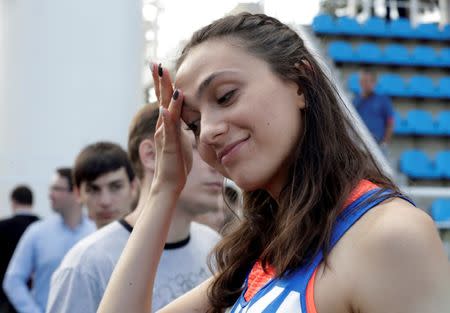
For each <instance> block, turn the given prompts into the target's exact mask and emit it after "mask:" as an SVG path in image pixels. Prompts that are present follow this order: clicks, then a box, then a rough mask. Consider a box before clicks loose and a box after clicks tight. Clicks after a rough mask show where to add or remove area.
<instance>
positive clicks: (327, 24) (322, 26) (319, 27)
mask: <svg viewBox="0 0 450 313" xmlns="http://www.w3.org/2000/svg"><path fill="white" fill-rule="evenodd" d="M312 29H313V30H314V31H315V32H316V33H319V34H336V33H337V28H336V23H335V21H334V19H333V17H332V16H331V15H329V14H321V15H317V16H316V17H315V18H314V20H313V22H312Z"/></svg>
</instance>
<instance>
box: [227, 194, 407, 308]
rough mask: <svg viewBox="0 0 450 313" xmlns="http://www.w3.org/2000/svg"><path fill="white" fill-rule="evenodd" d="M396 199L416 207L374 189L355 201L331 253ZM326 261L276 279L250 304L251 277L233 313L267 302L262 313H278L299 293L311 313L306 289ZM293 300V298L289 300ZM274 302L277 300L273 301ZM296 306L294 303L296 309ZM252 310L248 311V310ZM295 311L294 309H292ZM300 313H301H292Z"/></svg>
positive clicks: (341, 222) (344, 214)
mask: <svg viewBox="0 0 450 313" xmlns="http://www.w3.org/2000/svg"><path fill="white" fill-rule="evenodd" d="M377 193H379V194H378V195H377V196H376V198H375V199H370V198H371V197H373V196H374V195H376V194H377ZM392 196H395V197H399V198H402V199H404V200H406V201H408V202H410V203H411V204H412V205H414V203H413V202H412V201H411V200H410V199H408V198H407V197H405V196H402V195H392V191H391V190H382V189H381V188H375V189H372V190H370V191H368V192H366V193H364V194H363V195H362V196H360V197H359V198H358V199H356V200H355V201H353V202H352V203H351V204H350V205H349V206H347V207H346V208H345V210H344V211H343V212H342V213H341V214H339V216H338V218H337V220H336V225H335V226H334V228H333V231H332V235H331V240H330V251H331V249H333V247H334V246H335V245H336V244H337V242H338V241H339V239H341V238H342V236H344V234H345V233H346V232H347V231H348V230H349V229H350V228H351V227H352V226H353V225H354V224H355V223H356V222H357V221H358V220H359V219H360V218H361V217H362V216H363V215H364V214H365V213H367V212H368V211H369V210H370V209H372V208H373V207H375V206H376V205H378V204H380V203H381V202H383V201H385V200H386V199H388V198H391V197H392ZM322 261H323V253H322V252H321V251H320V252H319V253H318V254H317V255H316V256H315V257H314V258H313V259H312V262H310V263H309V264H308V265H306V266H303V267H301V268H299V269H298V270H296V271H294V272H293V273H291V274H289V275H286V277H283V278H274V279H271V280H270V281H268V282H267V283H266V284H265V285H264V286H263V287H262V288H261V289H260V290H258V292H257V293H256V294H255V295H254V296H253V297H252V298H251V299H250V301H248V302H247V301H246V300H245V298H244V294H245V292H246V291H247V288H248V284H247V281H248V276H247V279H246V280H245V286H246V287H245V289H244V291H243V292H242V294H241V296H240V297H239V299H238V300H237V301H236V303H235V304H234V305H233V307H232V309H231V311H230V312H231V313H238V312H246V310H251V309H252V308H253V307H254V306H255V305H256V306H259V305H261V306H263V305H264V304H265V302H268V303H267V304H266V305H265V306H264V307H262V308H260V311H258V312H262V313H274V312H277V311H278V310H279V309H280V307H281V306H282V305H286V304H287V303H292V301H296V296H297V293H299V301H300V303H299V305H298V307H299V308H300V307H301V312H304V313H308V312H307V309H306V288H307V286H308V283H309V281H310V279H311V277H312V275H313V274H314V271H315V270H316V268H317V267H318V266H319V264H320V263H321V262H322ZM288 297H290V298H288ZM272 298H273V299H272ZM295 304H296V303H294V306H295V307H296V305H295ZM247 306H248V308H246V307H247ZM289 307H291V306H289ZM255 312H256V311H255ZM289 313H298V312H289Z"/></svg>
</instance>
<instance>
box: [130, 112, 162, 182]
mask: <svg viewBox="0 0 450 313" xmlns="http://www.w3.org/2000/svg"><path fill="white" fill-rule="evenodd" d="M158 116H159V109H158V107H157V106H156V105H155V104H146V105H144V107H142V108H141V109H140V110H139V111H138V112H137V113H136V115H135V116H134V118H133V120H132V121H131V124H130V128H129V131H128V155H129V156H130V160H131V163H132V164H133V168H134V170H135V172H136V175H137V176H138V177H139V178H140V179H142V177H143V176H144V170H143V168H142V164H141V160H140V158H139V145H140V144H141V142H142V141H143V140H144V139H147V138H152V139H153V136H154V135H155V132H156V123H157V121H158Z"/></svg>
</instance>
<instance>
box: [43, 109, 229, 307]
mask: <svg viewBox="0 0 450 313" xmlns="http://www.w3.org/2000/svg"><path fill="white" fill-rule="evenodd" d="M158 114H159V111H158V109H155V108H154V107H152V106H150V105H146V106H144V107H143V108H142V109H141V110H140V111H139V112H138V113H137V114H136V115H135V117H134V119H133V121H132V122H131V125H130V129H129V134H128V153H129V156H130V159H131V162H132V163H133V168H134V169H135V171H136V175H137V176H138V178H139V180H140V184H141V187H142V190H144V191H145V190H146V189H147V188H148V186H149V185H150V184H151V183H152V180H153V176H154V175H155V172H154V170H155V143H154V139H153V135H154V132H155V125H156V122H157V119H158ZM192 137H193V136H192ZM191 139H192V140H191V142H190V144H193V145H194V146H195V143H194V140H193V138H191ZM194 151H195V149H194ZM222 180H223V178H222V176H221V175H220V174H219V173H218V172H216V171H215V170H213V169H212V168H211V167H209V166H208V165H207V164H206V163H204V162H203V161H202V160H201V159H200V157H199V156H198V153H196V152H194V154H193V167H192V170H191V173H190V174H189V177H188V180H187V183H186V186H185V188H184V190H183V192H182V194H181V196H180V198H179V199H178V202H177V203H175V207H176V209H175V212H174V218H173V220H172V223H171V224H170V231H169V233H170V234H169V236H168V238H167V240H166V243H165V245H164V252H163V255H162V257H161V261H160V264H161V265H160V268H159V270H158V274H157V278H156V283H155V287H154V289H153V299H154V302H153V308H152V312H155V311H156V310H158V309H159V308H161V307H163V306H164V305H166V304H167V303H169V302H170V301H171V300H173V299H175V298H177V297H178V296H180V295H182V294H184V293H185V292H187V291H189V290H190V289H192V288H194V287H195V286H197V285H198V284H200V283H201V282H203V281H204V280H205V279H207V278H208V277H210V276H211V273H210V272H209V270H208V267H207V255H208V254H209V253H210V251H211V250H212V248H213V247H214V245H215V244H216V243H217V242H218V240H219V239H220V236H219V235H218V234H217V233H216V232H215V231H213V230H212V229H210V228H209V227H207V226H204V225H201V224H198V223H195V222H192V221H193V220H194V218H195V217H196V216H197V215H198V214H201V213H204V212H208V211H217V205H218V199H219V195H220V193H221V187H222ZM147 196H148V195H147V194H146V193H145V192H143V193H142V192H141V194H140V199H139V204H138V207H137V209H136V210H135V211H133V212H132V213H130V214H129V215H127V216H126V217H125V218H124V219H121V220H120V221H117V222H113V223H111V224H110V225H108V226H105V227H103V228H102V229H100V230H99V231H97V232H96V233H94V234H93V235H91V236H89V237H87V238H85V239H84V240H82V241H81V242H79V243H78V244H77V245H76V246H75V247H74V248H73V249H72V250H71V251H70V252H69V253H68V254H67V256H66V257H65V258H64V260H63V262H62V263H61V266H60V267H59V268H58V270H57V271H56V272H55V274H54V275H53V277H52V282H51V291H50V296H49V302H48V306H47V313H59V312H64V313H94V312H96V311H97V308H98V305H99V304H100V300H101V298H102V296H103V293H104V290H105V289H106V286H107V284H108V281H109V277H110V276H111V273H112V271H113V269H114V267H115V265H116V262H117V260H118V259H119V257H120V254H121V253H122V250H123V248H124V246H125V244H126V242H127V241H128V238H129V236H130V234H131V231H132V230H133V227H134V226H135V223H136V220H137V218H138V216H139V214H140V213H141V211H142V205H143V203H145V201H146V199H147Z"/></svg>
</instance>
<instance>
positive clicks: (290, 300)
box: [276, 291, 302, 313]
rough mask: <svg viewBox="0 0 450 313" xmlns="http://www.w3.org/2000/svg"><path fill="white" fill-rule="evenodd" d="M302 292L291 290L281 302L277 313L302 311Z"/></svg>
mask: <svg viewBox="0 0 450 313" xmlns="http://www.w3.org/2000/svg"><path fill="white" fill-rule="evenodd" d="M300 302H301V299H300V292H298V291H291V292H290V293H289V294H288V295H287V297H286V299H284V301H283V303H281V305H280V307H279V308H278V310H277V312H276V313H286V312H292V313H302V307H301V305H300Z"/></svg>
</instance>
